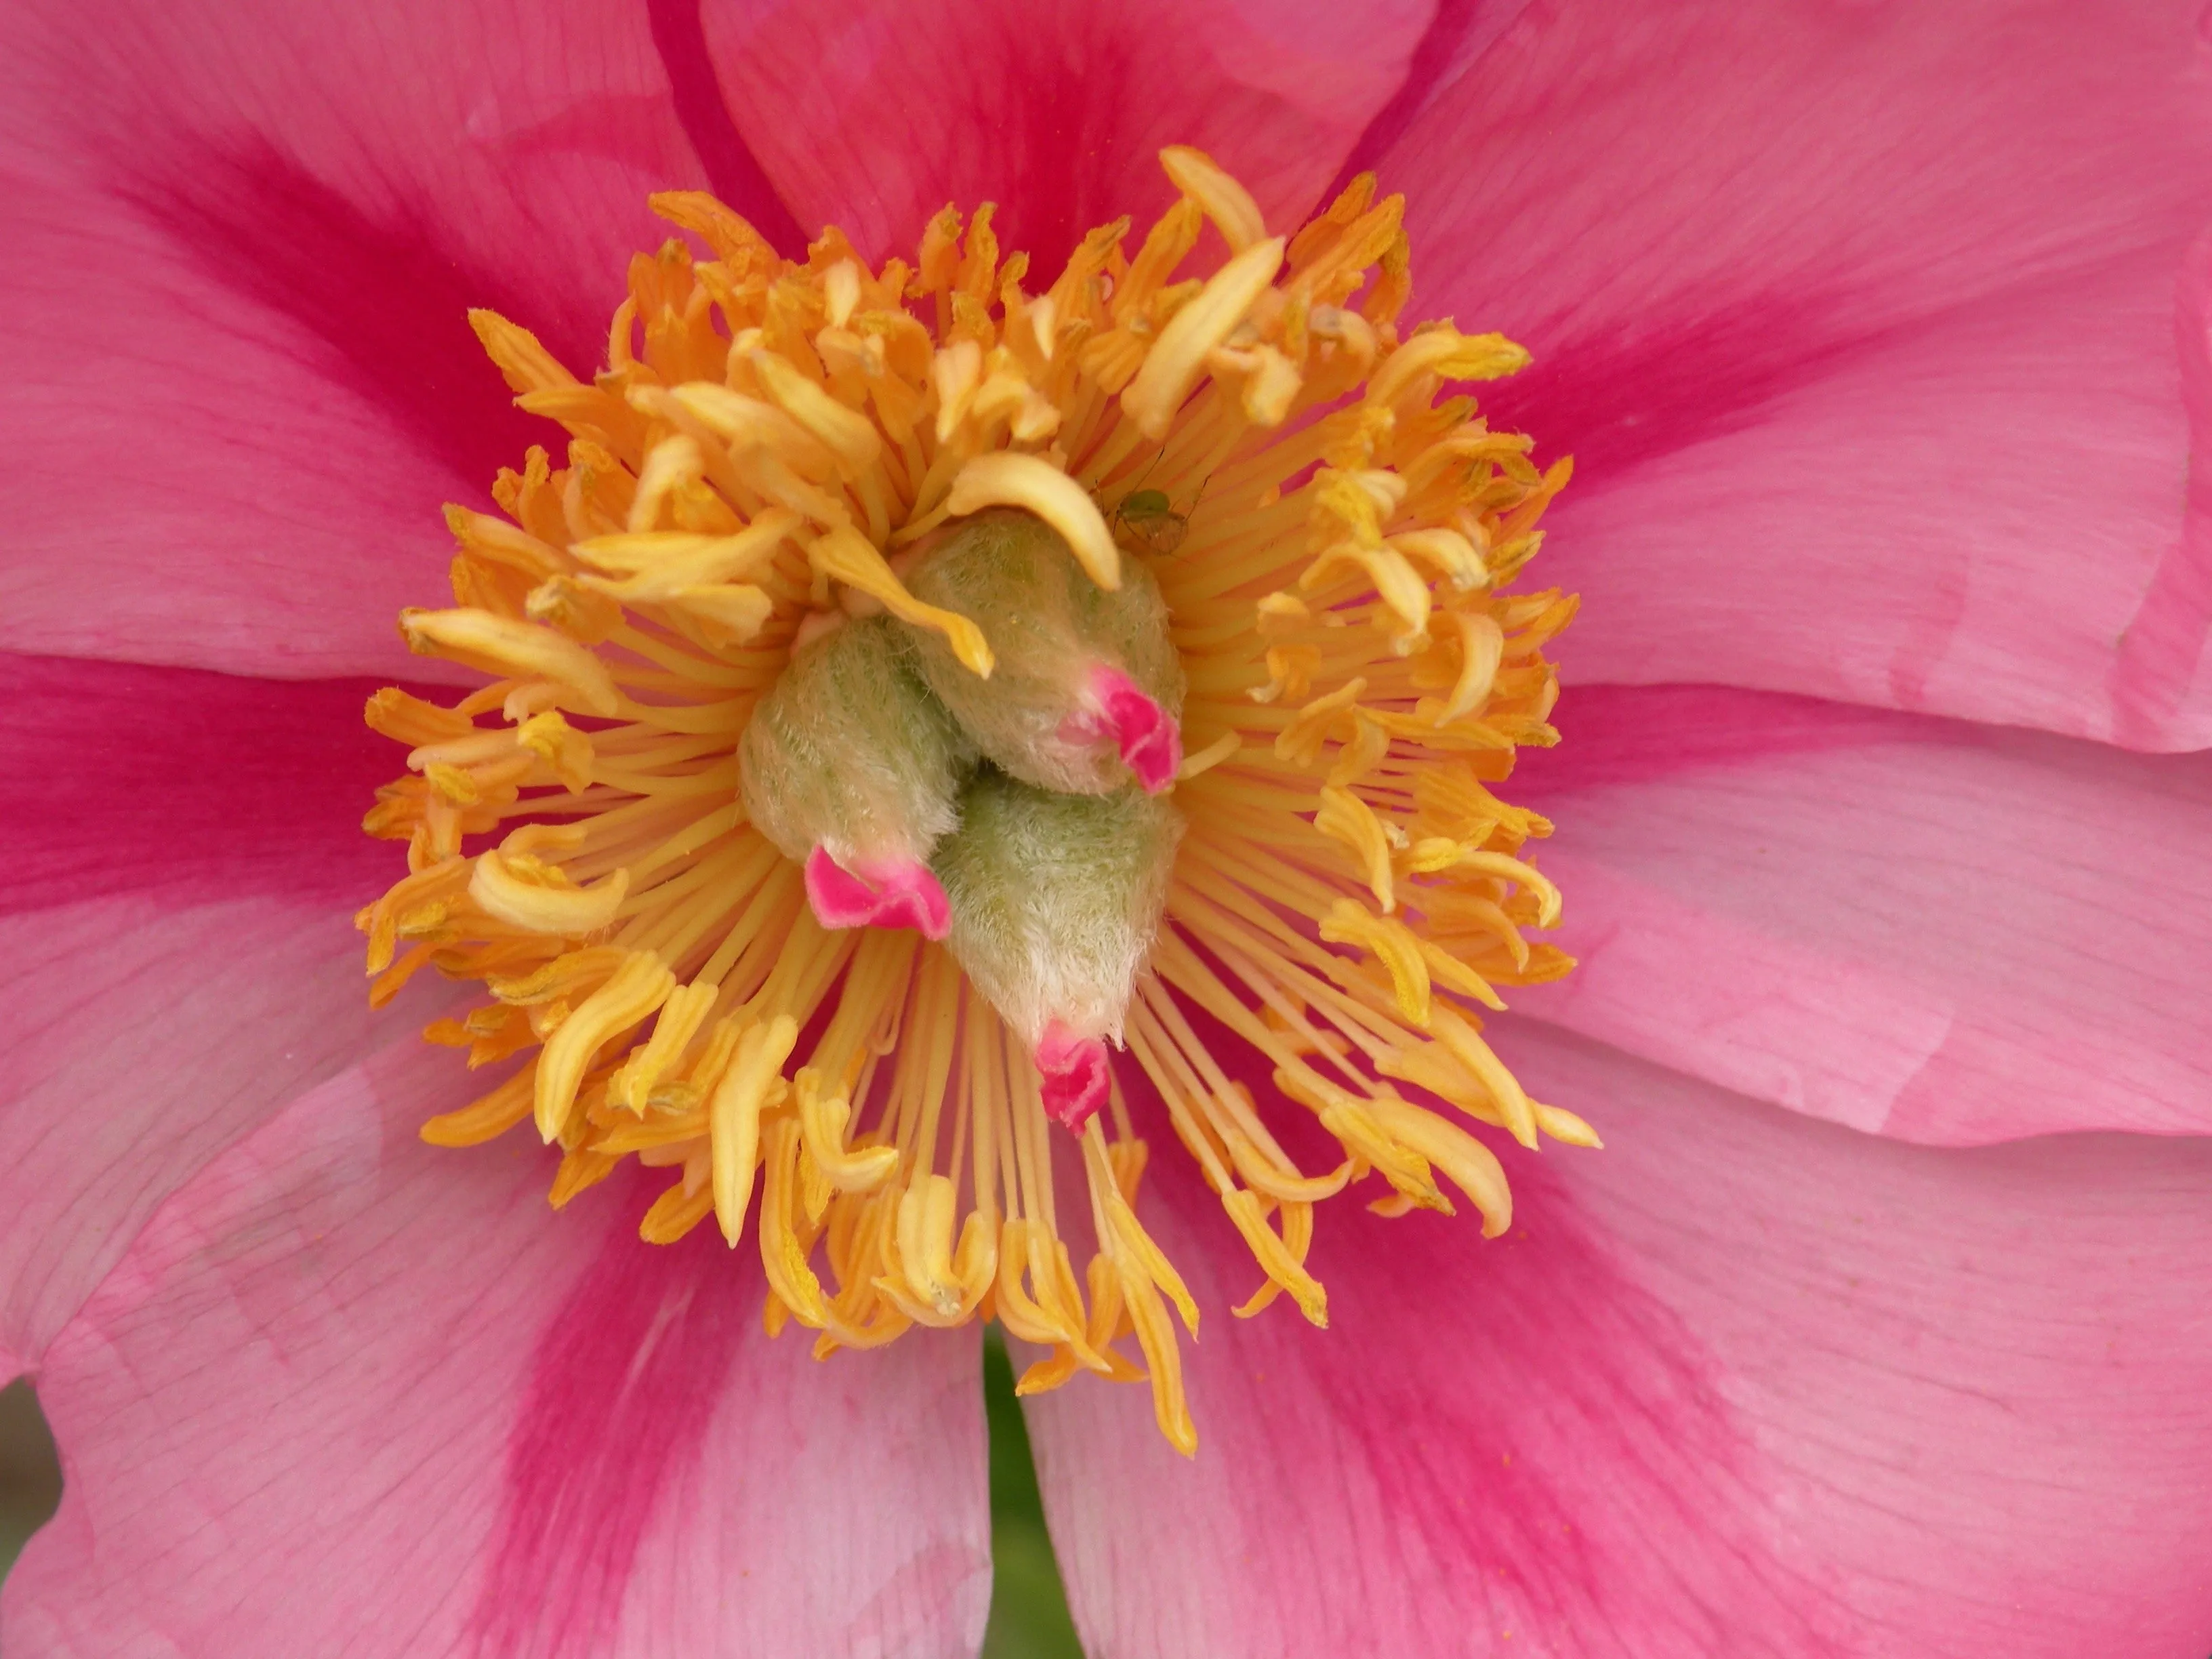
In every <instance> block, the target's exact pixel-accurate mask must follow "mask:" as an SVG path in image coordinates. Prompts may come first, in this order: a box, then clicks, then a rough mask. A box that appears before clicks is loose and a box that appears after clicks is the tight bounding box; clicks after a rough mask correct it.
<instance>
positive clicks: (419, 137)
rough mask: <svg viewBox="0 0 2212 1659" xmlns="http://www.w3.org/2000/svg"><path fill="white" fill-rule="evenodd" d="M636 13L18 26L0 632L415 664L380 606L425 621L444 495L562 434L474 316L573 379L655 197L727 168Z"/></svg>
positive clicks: (5, 101) (435, 576)
mask: <svg viewBox="0 0 2212 1659" xmlns="http://www.w3.org/2000/svg"><path fill="white" fill-rule="evenodd" d="M647 11H648V8H647V7H645V6H641V5H640V6H611V5H600V4H596V3H588V0H586V3H569V4H567V5H564V6H562V7H560V8H558V9H555V10H554V11H552V12H550V13H549V14H546V15H521V14H518V13H516V12H515V11H513V9H511V8H507V7H504V6H501V5H495V4H474V3H471V4H464V5H453V4H447V3H443V0H416V3H408V4H403V5H400V6H397V7H395V6H378V7H369V8H363V7H359V6H346V5H341V4H336V3H307V4H299V3H293V0H261V3H246V4H232V3H228V0H225V3H211V0H210V3H199V4H186V5H183V6H168V5H154V4H145V3H132V0H120V3H101V4H94V5H74V4H65V3H59V0H41V3H33V4H27V5H18V6H12V7H10V8H9V9H8V11H7V13H6V15H5V17H4V19H0V198H4V200H5V201H6V202H7V204H8V207H7V210H6V214H5V220H6V223H5V230H6V234H5V235H4V236H0V295H4V296H5V300H6V303H5V305H4V306H0V319H4V320H3V321H0V338H4V343H5V349H6V353H7V356H8V361H9V368H10V375H11V387H12V391H11V395H10V396H9V398H8V399H7V401H6V404H5V408H6V411H7V413H6V416H5V417H4V422H5V425H4V430H5V435H6V441H7V445H8V449H9V455H10V458H11V463H12V465H13V467H14V469H15V470H14V472H13V475H12V476H14V477H15V478H16V479H17V480H18V481H19V483H20V484H21V485H22V486H23V487H21V488H18V489H15V491H14V492H13V493H12V495H11V507H10V513H9V532H8V533H9V546H8V556H7V559H6V561H5V564H4V568H0V639H4V641H6V642H7V643H9V644H10V645H12V646H14V647H17V648H22V649H33V650H42V651H47V652H58V653H66V654H71V655H94V656H107V657H117V656H121V657H132V658H137V659H146V660H156V661H162V662H174V663H187V664H193V665H202V666H211V667H223V668H235V669H243V670H246V671H257V672H281V673H293V674H302V675H305V674H329V673H348V672H367V671H384V672H389V671H393V668H394V666H395V665H398V664H401V663H404V662H405V661H406V660H407V659H406V658H405V654H404V650H403V649H402V647H400V645H399V643H398V639H397V637H396V635H394V633H393V630H392V613H393V611H394V610H395V609H396V608H397V607H398V605H401V604H404V603H423V602H429V603H435V601H436V599H437V597H438V594H439V592H440V589H441V576H442V572H443V569H444V567H445V563H446V560H447V556H449V554H450V551H451V548H450V542H449V538H447V535H446V533H445V531H444V527H443V526H442V524H441V520H440V518H439V515H438V511H437V509H438V506H439V504H440V502H441V501H444V500H447V499H456V498H458V499H465V500H470V501H479V500H481V499H482V498H483V494H484V492H485V490H486V489H487V488H488V486H489V483H490V479H491V477H492V474H493V472H494V471H495V469H496V468H497V467H498V466H499V465H501V464H502V463H515V462H517V461H519V459H520V455H521V453H522V449H523V447H524V446H525V445H526V444H527V443H529V442H532V441H546V440H547V438H548V436H549V435H554V436H557V433H556V430H555V428H551V427H550V426H547V425H545V424H544V422H532V421H526V420H524V419H523V418H521V417H520V416H518V415H517V414H516V413H515V411H514V410H512V409H511V408H510V407H509V406H508V394H507V390H506V388H505V387H504V386H502V385H501V382H500V380H499V377H498V375H497V374H496V373H495V372H494V371H493V370H492V369H491V368H490V367H489V364H487V363H486V362H484V360H483V353H482V351H481V349H479V348H478V346H477V343H476V341H475V339H474V338H473V337H472V336H471V333H470V331H469V328H468V325H467V321H466V318H465V311H466V308H467V307H470V306H472V305H489V306H492V307H497V308H499V309H501V311H504V312H506V313H508V314H509V315H511V316H513V318H514V319H516V320H517V321H519V322H521V323H523V324H525V325H526V326H529V327H531V328H532V329H535V330H537V331H538V332H539V333H540V335H541V336H542V337H544V339H545V340H546V342H547V343H548V344H549V345H550V346H552V347H553V348H554V349H556V351H558V352H561V353H563V354H565V355H567V356H568V358H569V360H570V362H571V364H572V366H573V367H574V368H577V370H578V371H579V372H580V373H585V374H588V373H589V372H590V371H591V370H592V368H593V367H595V366H596V365H597V364H598V362H599V361H600V357H601V355H602V354H603V353H604V350H605V328H606V319H607V317H608V316H609V315H610V314H611V311H612V309H613V306H614V303H615V301H617V299H619V298H620V297H621V294H622V284H623V270H624V267H625V265H626V264H627V262H628V259H629V255H630V254H631V252H633V251H635V250H636V249H639V248H650V247H653V246H656V245H657V244H658V243H659V241H660V240H662V239H663V235H664V234H665V231H666V227H665V226H661V225H659V224H658V223H657V222H655V221H654V220H653V218H652V217H651V216H649V215H648V213H647V210H646V207H645V197H646V195H647V192H648V191H653V190H656V189H665V188H669V187H671V186H697V185H705V184H707V183H708V182H709V178H710V174H709V172H708V170H707V169H705V168H703V167H702V163H701V161H699V159H698V157H697V155H696V153H695V151H694V149H693V146H692V144H691V143H690V142H689V141H688V140H687V137H686V131H687V125H689V126H690V127H696V128H699V129H700V130H702V131H704V130H705V125H704V124H703V123H702V122H699V121H693V122H690V123H688V124H687V122H686V120H685V118H684V110H683V109H681V108H679V100H675V99H673V98H672V97H671V82H670V77H669V74H668V72H667V70H666V69H665V67H664V64H663V62H662V58H661V56H660V52H659V49H658V46H657V42H656V39H655V34H654V31H653V27H652V20H651V19H650V18H649V17H648V15H647ZM693 78H694V79H696V76H694V77H693ZM695 90H696V89H695ZM731 142H732V144H735V141H734V140H732V141H731ZM736 148H737V149H738V151H739V152H740V154H742V145H736ZM726 170H727V168H725V169H724V171H726ZM741 182H742V181H741ZM733 193H739V194H742V193H743V192H742V191H738V192H733Z"/></svg>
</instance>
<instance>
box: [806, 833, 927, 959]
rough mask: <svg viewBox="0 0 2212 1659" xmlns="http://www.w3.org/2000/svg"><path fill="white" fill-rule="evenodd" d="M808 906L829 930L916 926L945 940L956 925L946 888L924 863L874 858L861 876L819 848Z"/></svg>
mask: <svg viewBox="0 0 2212 1659" xmlns="http://www.w3.org/2000/svg"><path fill="white" fill-rule="evenodd" d="M806 902H807V903H809V904H810V905H811V906H812V907H813V908H814V919H815V920H816V921H818V922H820V923H821V924H822V925H823V927H911V928H913V929H914V930H915V932H916V933H920V934H921V936H922V937H923V938H924V939H943V938H944V937H945V934H946V933H948V932H949V931H951V927H952V907H951V904H950V903H948V902H946V900H945V889H944V888H942V887H941V886H939V884H938V881H937V878H936V877H935V876H933V875H932V874H930V872H929V866H927V865H926V864H924V863H922V862H921V860H919V859H903V860H901V859H887V860H881V861H875V860H871V861H870V862H868V863H867V864H865V865H863V866H861V871H860V873H857V874H856V873H855V872H853V871H850V870H848V869H846V868H845V867H844V866H842V865H841V864H839V863H838V862H837V860H835V859H833V858H831V857H830V856H829V852H828V850H827V849H826V848H821V847H817V848H815V849H814V850H813V851H812V852H811V853H809V854H807V855H806Z"/></svg>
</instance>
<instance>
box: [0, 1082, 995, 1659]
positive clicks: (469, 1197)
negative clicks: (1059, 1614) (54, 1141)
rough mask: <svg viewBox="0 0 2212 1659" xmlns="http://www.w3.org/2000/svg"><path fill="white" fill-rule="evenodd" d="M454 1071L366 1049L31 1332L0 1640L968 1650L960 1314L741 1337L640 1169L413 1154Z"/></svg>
mask: <svg viewBox="0 0 2212 1659" xmlns="http://www.w3.org/2000/svg"><path fill="white" fill-rule="evenodd" d="M469 1086H470V1085H469V1083H468V1081H467V1079H465V1075H464V1074H463V1073H461V1071H460V1069H459V1067H457V1066H454V1065H453V1060H452V1056H451V1055H449V1054H439V1053H435V1052H431V1051H425V1050H423V1049H422V1048H420V1047H419V1046H418V1045H414V1044H411V1043H410V1044H407V1045H405V1046H404V1047H402V1048H398V1049H394V1050H391V1051H387V1052H386V1053H385V1054H381V1055H380V1056H379V1057H378V1058H376V1059H375V1060H372V1061H370V1062H368V1064H366V1065H364V1066H360V1067H357V1068H356V1069H355V1070H352V1071H350V1072H348V1073H344V1074H343V1075H342V1076H340V1077H338V1078H336V1079H332V1080H331V1082H330V1083H329V1084H328V1085H325V1087H324V1088H323V1089H321V1090H320V1091H318V1092H317V1093H315V1094H314V1095H313V1096H311V1097H307V1098H306V1099H304V1100H303V1101H301V1103H300V1105H299V1107H298V1108H297V1109H295V1110H293V1111H290V1112H289V1113H287V1114H286V1115H284V1116H283V1117H282V1118H281V1119H279V1120H277V1121H276V1122H274V1123H272V1124H271V1125H270V1126H269V1127H267V1128H265V1129H264V1130H263V1131H262V1132H261V1133H259V1134H258V1135H256V1136H255V1137H253V1138H252V1139H250V1140H248V1141H246V1142H245V1143H243V1144H242V1145H240V1146H239V1147H238V1148H237V1149H236V1150H234V1152H232V1153H230V1154H229V1155H228V1156H227V1157H226V1158H223V1159H222V1160H221V1161H219V1162H218V1163H216V1164H214V1165H211V1166H210V1168H209V1169H208V1170H207V1171H206V1172H205V1173H204V1174H203V1175H202V1176H200V1177H199V1178H198V1179H197V1181H195V1182H193V1183H192V1184H191V1186H189V1187H188V1188H185V1190H183V1191H182V1192H180V1193H179V1194H177V1196H176V1197H175V1198H174V1199H173V1200H171V1202H170V1203H169V1205H168V1206H167V1207H166V1208H165V1209H164V1210H163V1211H162V1212H161V1216H160V1217H159V1218H157V1219H156V1221H155V1224H154V1225H153V1226H151V1227H150V1228H149V1230H148V1231H147V1232H146V1233H145V1234H144V1235H143V1237H142V1238H141V1239H140V1241H139V1243H138V1244H137V1246H136V1247H135V1248H134V1249H133V1250H132V1251H131V1255H129V1256H128V1257H127V1258H126V1259H125V1261H124V1262H123V1263H122V1265H121V1266H120V1267H118V1269H117V1271H116V1272H115V1273H114V1274H113V1275H112V1277H111V1278H110V1279H109V1280H108V1282H107V1283H106V1285H104V1286H103V1287H102V1288H101V1290H100V1293H99V1295H98V1296H97V1297H95V1298H94V1300H93V1301H92V1302H91V1303H90V1304H88V1306H87V1307H86V1309H85V1310H84V1311H83V1313H82V1315H80V1316H79V1317H78V1318H77V1320H76V1322H74V1324H73V1325H72V1326H71V1327H70V1329H69V1330H68V1331H67V1332H66V1333H65V1334H64V1336H63V1337H62V1339H61V1340H59V1341H58V1342H57V1343H56V1344H55V1346H54V1347H53V1349H52V1352H51V1353H50V1354H49V1356H48V1359H47V1364H46V1370H45V1372H44V1374H43V1376H42V1378H41V1383H40V1397H41V1400H42V1401H44V1403H45V1404H46V1408H47V1410H48V1412H49V1413H50V1415H51V1417H52V1421H53V1424H54V1427H55V1431H56V1435H57V1437H58V1440H59V1442H60V1444H61V1448H62V1453H63V1458H64V1469H65V1473H66V1480H67V1486H66V1491H65V1494H64V1500H63V1507H62V1510H61V1513H60V1514H59V1516H58V1517H57V1518H56V1520H55V1522H53V1524H52V1526H51V1527H50V1528H48V1529H47V1530H46V1532H45V1533H42V1534H40V1536H39V1537H38V1538H37V1539H36V1540H35V1541H33V1544H32V1546H31V1547H30V1548H29V1550H28V1551H27V1553H25V1555H24V1557H23V1559H22V1561H21V1564H20V1565H18V1567H17V1568H16V1570H15V1572H14V1573H13V1574H12V1575H11V1576H10V1577H9V1580H8V1583H7V1585H6V1589H5V1595H4V1601H0V1641H4V1642H5V1643H6V1644H7V1645H8V1650H9V1652H10V1653H14V1652H16V1651H19V1650H20V1651H22V1652H25V1653H36V1654H41V1655H52V1656H69V1659H89V1656H94V1655H111V1654H112V1655H135V1654H144V1653H153V1652H161V1653H171V1652H174V1653H183V1654H216V1653H220V1654H222V1655H225V1656H228V1659H253V1656H258V1655H269V1656H272V1659H273V1656H283V1659H292V1656H296V1655H300V1654H305V1653H314V1654H324V1653H331V1654H335V1653H341V1652H343V1653H348V1654H355V1655H361V1656H364V1659H367V1656H376V1655H391V1656H394V1659H401V1656H405V1659H414V1656H420V1655H424V1654H444V1653H459V1652H466V1653H470V1654H472V1655H477V1656H483V1659H521V1656H530V1659H555V1656H559V1659H643V1656H648V1655H650V1656H656V1659H659V1656H669V1659H673V1656H689V1655H694V1654H706V1653H793V1654H815V1653H820V1654H832V1653H847V1652H854V1653H858V1652H873V1653H884V1654H892V1653H943V1652H952V1651H961V1650H966V1651H972V1650H973V1648H974V1646H975V1643H976V1641H977V1640H978V1639H979V1638H980V1636H981V1626H982V1620H983V1613H984V1610H985V1604H986V1602H987V1599H988V1571H989V1554H988V1542H987V1519H986V1509H985V1493H984V1480H983V1444H982V1438H983V1430H982V1422H981V1407H980V1401H979V1398H978V1393H977V1389H976V1386H975V1362H976V1352H975V1342H974V1340H973V1334H972V1333H969V1334H967V1335H966V1336H953V1337H951V1338H949V1339H947V1340H934V1341H933V1340H928V1338H927V1337H925V1338H924V1339H923V1340H910V1341H906V1342H902V1343H900V1344H898V1345H897V1346H895V1347H894V1348H891V1349H890V1350H888V1351H884V1352H876V1353H869V1354H860V1355H855V1354H843V1355H840V1356H838V1357H837V1358H836V1359H835V1360H834V1361H832V1362H831V1363H829V1364H817V1363H816V1362H815V1361H814V1360H812V1359H811V1358H810V1357H809V1356H808V1353H807V1349H806V1345H805V1341H804V1340H802V1339H801V1338H799V1336H797V1335H795V1334H794V1335H792V1336H788V1337H787V1338H786V1339H785V1340H782V1341H781V1342H770V1341H769V1340H768V1339H767V1338H766V1337H765V1336H764V1335H763V1334H762V1330H761V1325H760V1300H761V1292H760V1289H759V1285H760V1278H759V1267H758V1264H757V1261H753V1260H751V1258H750V1254H748V1253H739V1254H738V1255H732V1253H731V1252H729V1251H728V1250H727V1249H725V1248H724V1247H723V1246H722V1244H721V1243H720V1239H719V1238H714V1237H709V1234H710V1233H711V1229H708V1230H702V1231H700V1232H696V1233H694V1234H693V1235H692V1237H690V1239H689V1240H687V1241H686V1242H685V1243H684V1245H682V1246H679V1247H677V1248H674V1249H659V1248H656V1247H653V1246H651V1245H647V1244H644V1243H641V1242H640V1241H639V1240H638V1238H637V1237H636V1236H635V1225H636V1221H637V1217H638V1214H639V1210H640V1204H641V1200H642V1199H643V1197H644V1196H645V1189H644V1188H643V1187H642V1185H638V1186H632V1185H630V1184H629V1183H627V1182H617V1183H616V1184H615V1186H613V1187H612V1188H602V1189H599V1190H596V1191H593V1192H591V1193H587V1194H585V1195H583V1196H581V1197H580V1198H578V1199H577V1200H574V1202H573V1203H572V1205H571V1206H569V1208H568V1210H567V1211H565V1212H562V1214H559V1215H555V1214H553V1213H551V1212H549V1211H548V1209H547V1208H546V1205H545V1199H544V1183H545V1181H546V1178H547V1176H548V1175H549V1174H550V1164H551V1158H552V1155H551V1154H550V1153H547V1152H544V1150H543V1149H541V1148H539V1147H537V1146H523V1145H520V1144H518V1145H515V1146H512V1147H509V1146H506V1145H504V1144H502V1145H501V1146H495V1147H486V1148H483V1149H481V1150H480V1151H477V1152H472V1153H465V1154H464V1153H454V1152H437V1151H434V1150H432V1149H430V1148H428V1147H425V1146H422V1144H421V1143H420V1142H419V1141H418V1140H417V1139H416V1136H415V1126H416V1123H418V1122H419V1121H420V1120H421V1119H422V1116H423V1115H424V1114H426V1113H428V1112H431V1111H435V1110H437V1109H440V1108H441V1107H447V1106H451V1105H453V1104H457V1103H459V1099H460V1098H461V1097H463V1095H464V1092H465V1091H466V1090H467V1089H468V1088H469ZM654 1184H655V1185H658V1184H659V1183H658V1182H655V1183H654Z"/></svg>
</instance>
